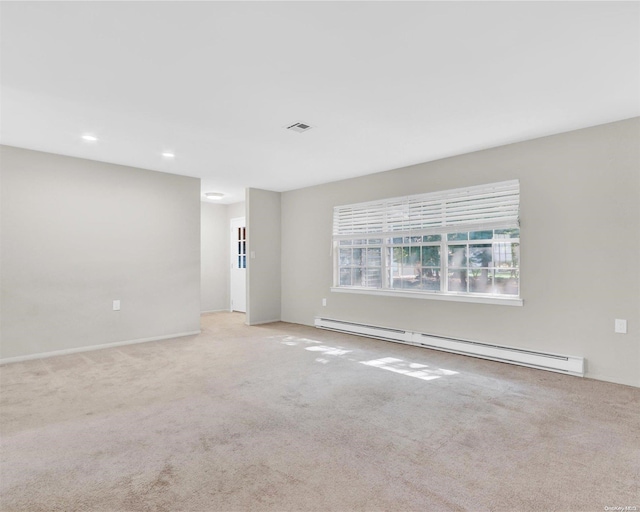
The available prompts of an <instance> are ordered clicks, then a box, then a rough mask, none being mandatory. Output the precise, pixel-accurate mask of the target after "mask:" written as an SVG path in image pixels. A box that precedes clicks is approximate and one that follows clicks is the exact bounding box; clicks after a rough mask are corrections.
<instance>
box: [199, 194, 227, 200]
mask: <svg viewBox="0 0 640 512" xmlns="http://www.w3.org/2000/svg"><path fill="white" fill-rule="evenodd" d="M204 196H205V197H206V198H207V199H216V200H218V199H222V198H223V197H224V194H223V193H222V192H205V193H204Z"/></svg>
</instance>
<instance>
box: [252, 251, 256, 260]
mask: <svg viewBox="0 0 640 512" xmlns="http://www.w3.org/2000/svg"><path fill="white" fill-rule="evenodd" d="M251 259H252V260H255V259H256V251H251Z"/></svg>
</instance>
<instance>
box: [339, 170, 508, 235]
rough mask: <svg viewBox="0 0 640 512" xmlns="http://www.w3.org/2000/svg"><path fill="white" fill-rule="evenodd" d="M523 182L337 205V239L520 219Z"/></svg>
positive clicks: (473, 227) (494, 226) (499, 225)
mask: <svg viewBox="0 0 640 512" xmlns="http://www.w3.org/2000/svg"><path fill="white" fill-rule="evenodd" d="M519 209H520V183H519V181H518V180H511V181H503V182H500V183H492V184H488V185H481V186H476V187H468V188H459V189H453V190H446V191H442V192H433V193H428V194H418V195H412V196H406V197H397V198H391V199H383V200H380V201H369V202H366V203H358V204H350V205H344V206H336V207H335V208H334V212H333V236H334V239H335V240H341V239H347V238H354V236H363V237H371V236H376V237H378V236H380V237H385V236H390V237H391V236H392V237H398V236H411V235H418V234H420V235H427V234H435V233H444V232H447V231H452V228H453V229H455V230H456V231H458V230H459V231H464V230H477V231H481V230H485V229H501V228H509V227H513V226H517V225H518V217H519Z"/></svg>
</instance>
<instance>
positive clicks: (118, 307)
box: [113, 300, 120, 311]
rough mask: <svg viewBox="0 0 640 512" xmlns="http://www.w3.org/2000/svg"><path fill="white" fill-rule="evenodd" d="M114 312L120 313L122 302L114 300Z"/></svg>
mask: <svg viewBox="0 0 640 512" xmlns="http://www.w3.org/2000/svg"><path fill="white" fill-rule="evenodd" d="M113 310H114V311H120V301H119V300H114V301H113Z"/></svg>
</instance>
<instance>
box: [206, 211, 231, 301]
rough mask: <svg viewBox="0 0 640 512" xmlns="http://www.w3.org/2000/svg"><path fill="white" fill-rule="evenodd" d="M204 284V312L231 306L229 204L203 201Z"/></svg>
mask: <svg viewBox="0 0 640 512" xmlns="http://www.w3.org/2000/svg"><path fill="white" fill-rule="evenodd" d="M200 208H201V222H200V223H201V242H200V246H201V255H202V256H201V259H200V266H201V267H200V268H201V273H200V275H201V285H200V297H201V299H200V307H201V309H202V312H203V313H206V312H210V311H222V310H228V309H229V241H228V238H229V221H228V220H227V206H226V205H223V204H212V203H207V202H205V201H202V203H201V204H200Z"/></svg>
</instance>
